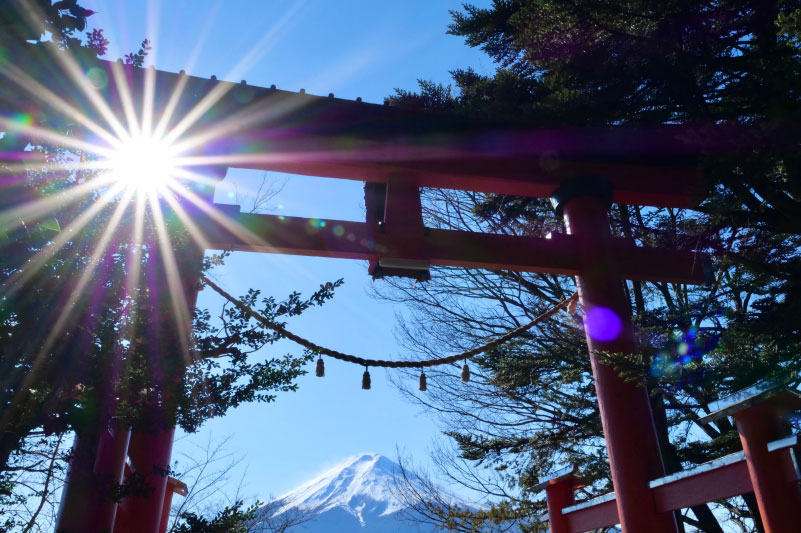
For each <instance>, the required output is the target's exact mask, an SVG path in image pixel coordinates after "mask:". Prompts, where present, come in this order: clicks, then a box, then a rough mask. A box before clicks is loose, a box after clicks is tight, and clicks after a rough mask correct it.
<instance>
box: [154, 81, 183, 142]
mask: <svg viewBox="0 0 801 533" xmlns="http://www.w3.org/2000/svg"><path fill="white" fill-rule="evenodd" d="M188 81H189V76H187V75H185V74H184V75H179V76H178V83H176V84H175V87H173V88H172V91H170V97H169V99H168V100H167V105H165V106H164V109H163V110H162V112H161V116H160V117H159V120H158V123H157V124H156V127H155V128H154V129H153V136H154V137H158V138H164V137H165V136H166V133H167V127H168V125H169V123H170V120H172V116H173V114H174V113H175V110H176V109H177V108H178V104H179V103H180V101H181V97H183V96H184V90H185V89H186V84H187V82H188Z"/></svg>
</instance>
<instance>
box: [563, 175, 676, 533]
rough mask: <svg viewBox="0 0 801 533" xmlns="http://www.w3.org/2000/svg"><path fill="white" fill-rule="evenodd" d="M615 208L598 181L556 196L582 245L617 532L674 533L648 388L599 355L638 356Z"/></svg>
mask: <svg viewBox="0 0 801 533" xmlns="http://www.w3.org/2000/svg"><path fill="white" fill-rule="evenodd" d="M611 201H612V186H611V184H610V183H609V182H608V181H606V180H605V179H601V178H593V177H587V178H573V179H569V180H566V181H564V182H562V184H561V185H560V186H559V187H558V188H557V189H556V191H555V192H554V193H553V196H552V203H553V204H554V207H555V209H556V211H557V213H559V214H562V215H563V216H564V220H565V225H566V226H567V232H568V233H569V234H571V235H575V236H576V237H577V238H578V239H579V243H580V252H579V255H580V258H581V259H580V262H581V267H580V273H579V275H578V276H576V283H577V285H578V290H579V298H580V301H581V307H582V310H583V314H584V332H585V334H586V336H587V345H588V347H589V352H590V362H591V364H592V374H593V377H594V379H595V390H596V394H597V397H598V407H599V410H600V413H601V423H602V424H603V430H604V435H605V437H606V450H607V454H608V456H609V467H610V470H611V472H612V483H613V485H614V489H615V497H616V500H617V509H618V513H619V515H618V516H619V517H620V524H621V526H622V527H623V531H624V532H626V533H641V532H642V533H644V532H649V533H675V532H676V531H677V524H676V520H675V517H674V515H673V513H659V512H657V511H656V507H655V505H654V500H653V497H652V495H651V490H650V489H649V487H648V482H649V481H650V480H652V479H656V478H658V477H661V476H663V475H664V465H663V464H662V457H661V453H660V450H659V442H658V440H657V435H656V429H655V426H654V419H653V414H652V413H651V406H650V402H649V399H648V391H647V390H646V388H645V386H644V384H643V383H631V382H626V381H625V380H624V379H623V378H622V377H621V376H620V375H619V374H618V372H617V371H616V370H615V369H614V368H612V367H611V366H609V365H605V364H603V363H602V362H601V361H600V360H599V358H598V356H597V352H599V351H605V352H622V353H635V352H636V347H635V342H634V328H633V325H632V322H631V311H630V308H629V302H628V301H627V299H626V295H625V292H624V290H623V279H622V278H621V276H620V273H619V271H618V265H617V261H616V259H615V257H614V256H613V247H612V246H611V241H612V233H611V231H610V227H609V217H608V216H607V210H608V209H609V206H610V205H611Z"/></svg>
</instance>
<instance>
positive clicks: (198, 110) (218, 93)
mask: <svg viewBox="0 0 801 533" xmlns="http://www.w3.org/2000/svg"><path fill="white" fill-rule="evenodd" d="M305 7H306V2H295V3H293V5H292V7H291V8H289V9H288V10H287V11H286V12H285V13H284V14H283V15H282V17H281V18H280V19H279V20H278V21H276V23H275V24H273V26H272V28H270V30H269V31H268V32H267V33H266V34H265V35H264V36H262V38H261V39H259V41H258V42H257V43H256V44H255V45H254V46H253V47H252V48H251V50H250V52H248V53H247V54H245V55H244V56H243V57H242V59H240V60H239V62H238V63H237V64H236V65H234V67H233V68H231V70H230V71H229V72H228V73H227V75H226V76H225V78H228V79H236V78H238V77H240V76H242V75H244V74H245V73H246V72H248V71H249V70H250V69H251V68H252V67H253V65H255V64H256V63H257V62H258V61H259V59H261V58H262V57H264V56H265V55H266V54H267V53H268V52H269V51H270V50H272V48H273V46H274V45H275V43H276V42H278V40H279V39H280V38H281V37H282V36H283V35H284V34H286V32H288V31H289V30H290V29H291V27H292V25H293V24H295V23H296V22H297V20H298V17H297V15H298V14H299V12H300V10H301V9H302V8H305ZM293 19H294V20H293ZM233 87H236V85H235V84H233V83H230V84H229V83H224V84H217V85H215V86H214V87H213V88H212V90H211V91H209V92H208V93H207V94H206V95H205V96H204V97H203V98H202V99H201V100H200V101H199V102H198V103H197V104H195V106H194V107H193V108H192V109H191V110H189V112H188V113H187V114H186V115H185V116H184V118H183V119H182V120H181V121H180V122H179V123H178V124H176V125H175V127H173V128H172V130H171V131H170V133H169V135H168V136H167V137H166V140H167V141H168V142H170V143H173V142H175V141H176V140H177V139H178V137H180V136H181V135H183V134H184V133H185V132H186V131H187V130H189V129H190V128H191V127H192V126H193V125H194V124H195V123H196V122H197V121H198V120H199V119H200V118H201V117H202V116H203V115H204V114H205V113H206V112H207V111H208V110H209V109H210V108H211V107H212V106H214V105H215V104H216V103H217V102H219V101H220V99H221V98H222V97H223V96H225V95H226V93H228V91H230V90H231V89H232V88H233Z"/></svg>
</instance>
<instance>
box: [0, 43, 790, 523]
mask: <svg viewBox="0 0 801 533" xmlns="http://www.w3.org/2000/svg"><path fill="white" fill-rule="evenodd" d="M35 53H36V52H34V53H33V54H34V55H35ZM28 64H31V63H28ZM41 64H42V65H49V64H51V62H50V61H43V62H42V63H41ZM43 68H44V67H43ZM88 68H95V69H100V71H102V72H103V73H105V77H106V79H107V80H108V84H107V85H106V86H105V87H102V88H100V89H97V90H96V92H95V93H93V94H94V96H93V97H96V96H100V97H102V99H103V100H104V101H105V102H108V103H109V105H110V107H111V108H112V109H113V110H115V111H116V112H118V113H119V114H120V115H122V111H123V110H125V106H126V105H127V104H126V102H125V97H124V95H125V94H132V95H134V98H133V102H134V106H135V107H138V108H141V107H142V105H143V103H142V101H143V96H142V95H147V94H148V93H149V94H151V95H154V96H153V99H152V103H153V106H154V108H155V109H154V112H155V114H156V116H159V114H160V113H162V112H164V110H165V108H171V109H174V110H177V112H176V113H175V114H174V116H175V118H174V119H173V120H172V123H171V127H172V128H177V129H178V131H180V133H181V134H182V135H186V136H196V137H199V138H201V139H204V140H205V142H204V143H203V144H202V146H201V148H199V149H198V152H199V154H198V155H199V158H198V161H199V164H202V165H204V166H205V168H206V169H207V171H209V172H210V173H211V175H212V177H213V179H214V180H220V179H222V177H224V171H225V170H226V169H227V168H228V167H236V168H251V169H264V170H273V171H281V172H288V173H294V174H304V175H312V176H321V177H332V178H342V179H352V180H361V181H366V182H369V183H372V184H375V185H372V186H371V188H370V191H371V192H370V195H371V198H373V200H371V202H372V204H373V205H368V214H367V220H366V221H365V222H363V223H356V222H345V221H331V220H328V221H325V224H324V225H322V224H310V222H311V221H310V219H304V218H299V217H278V216H269V215H254V214H241V213H238V209H237V208H235V207H231V206H221V205H214V204H213V203H212V201H211V198H212V196H213V190H212V189H211V188H207V189H206V190H205V191H200V192H202V193H203V196H204V197H205V198H206V201H207V203H206V204H205V205H204V206H201V207H200V208H196V209H194V212H193V213H192V215H191V216H192V220H193V222H194V223H195V224H197V225H198V227H199V228H201V230H202V235H203V237H204V239H205V240H206V241H207V246H208V247H209V248H216V249H229V250H247V251H257V252H273V253H292V254H302V255H315V256H325V257H341V258H350V259H366V260H368V261H370V262H371V270H372V272H373V273H374V274H377V275H382V273H389V274H405V275H411V276H413V277H420V276H421V275H423V272H422V271H423V270H426V269H427V266H428V264H429V263H430V264H433V265H452V266H464V267H472V268H495V269H510V270H518V271H535V272H550V273H557V274H565V275H572V276H575V277H576V280H577V284H578V287H579V294H580V299H581V303H582V308H583V309H584V311H585V312H586V313H591V312H592V311H593V310H595V309H599V308H603V309H605V310H606V311H605V312H611V313H613V314H614V315H615V316H616V317H617V318H618V319H619V320H620V325H621V331H620V332H619V333H618V335H616V336H615V337H614V338H612V339H607V340H599V339H597V338H593V336H591V335H590V334H589V333H588V335H587V341H588V345H589V349H590V358H591V362H592V369H593V375H594V378H595V382H596V389H597V396H598V402H599V407H600V413H601V419H602V423H603V429H604V435H605V437H606V441H607V450H608V455H609V461H610V467H611V472H612V481H613V485H614V488H615V506H616V511H617V517H618V518H619V521H620V523H621V524H622V526H623V530H624V531H626V532H637V533H639V532H646V531H647V532H656V533H660V532H674V531H676V523H675V519H674V516H673V514H672V513H671V512H665V511H664V510H663V511H660V510H659V509H658V508H657V506H656V505H655V503H654V496H653V493H652V491H651V489H650V488H649V485H648V484H649V481H651V480H654V479H657V478H660V477H661V476H663V475H664V469H663V465H662V461H661V457H660V452H659V446H658V443H657V437H656V433H655V430H654V422H653V417H652V414H651V410H650V405H649V401H648V396H647V391H646V390H645V388H644V387H641V386H638V385H637V384H632V383H626V382H625V381H624V380H623V379H621V378H620V376H618V375H617V373H616V372H615V371H614V370H613V369H612V368H610V367H608V366H604V365H602V364H600V363H599V362H598V360H597V358H596V356H595V355H594V354H595V352H597V351H611V352H634V350H635V349H636V347H635V344H634V336H633V328H632V323H631V320H630V310H629V304H628V302H627V300H626V298H625V293H624V290H623V280H624V279H639V280H649V281H670V282H676V283H689V284H698V283H703V282H704V280H705V272H704V264H705V261H704V258H703V257H702V256H701V255H700V254H696V253H693V252H690V251H679V250H660V249H651V248H642V247H638V246H636V245H635V244H634V243H633V242H630V241H627V240H625V239H617V238H614V237H612V235H611V231H610V227H609V220H608V218H607V209H608V207H609V204H610V203H611V202H618V203H627V204H635V205H650V206H661V207H692V206H693V205H694V203H695V202H696V201H697V200H698V198H697V197H696V196H695V193H696V190H695V187H697V185H698V183H699V178H700V174H699V171H698V169H697V166H696V161H697V158H698V156H699V155H701V154H702V153H707V154H708V153H715V152H716V151H725V150H729V149H736V146H735V145H732V144H726V143H722V142H721V143H719V144H718V138H716V137H714V136H709V135H708V134H709V131H707V130H705V129H703V128H701V129H692V128H685V127H681V126H675V127H661V128H652V129H629V128H622V127H613V128H603V129H572V130H571V129H556V130H554V129H543V130H533V129H531V128H528V127H526V126H525V125H522V124H511V123H499V122H494V121H489V120H485V121H481V120H471V119H468V118H464V117H455V116H448V115H442V114H437V113H420V112H412V111H408V110H404V109H398V108H394V107H388V106H381V105H374V104H368V103H364V102H361V101H360V100H357V101H345V100H340V99H336V98H334V97H333V95H329V96H328V97H318V96H311V95H307V94H305V93H304V92H303V91H301V93H291V92H286V91H280V90H277V89H276V88H275V87H274V86H273V87H270V88H260V87H253V86H249V85H247V84H246V83H245V82H244V81H243V82H242V83H240V84H233V83H227V82H219V81H217V80H216V79H215V78H213V77H212V79H202V78H196V77H192V76H187V75H185V74H183V73H181V74H174V73H168V72H161V71H155V70H153V69H136V68H131V67H127V66H123V65H122V64H115V63H108V62H103V61H92V62H89V63H86V64H84V65H83V69H84V70H86V69H88ZM25 74H26V76H28V78H27V79H26V78H25V77H21V78H20V79H22V81H20V80H19V79H14V81H16V82H17V83H20V84H21V85H24V84H25V83H36V82H37V80H40V81H41V82H42V83H46V87H47V88H48V89H49V90H51V91H52V92H53V93H54V94H57V95H58V96H59V97H60V98H62V99H64V100H66V101H69V102H71V103H73V104H74V105H76V106H79V107H80V108H82V109H92V108H93V107H94V104H93V103H92V101H91V100H92V97H88V96H87V93H86V92H84V91H83V90H79V88H78V87H77V85H76V83H75V81H74V78H71V77H70V76H68V75H66V74H65V72H64V71H57V72H54V71H53V70H50V71H47V72H45V71H42V72H27V73H25ZM49 104H51V105H55V104H53V102H49ZM20 105H24V104H22V103H21V104H20ZM36 106H38V107H41V106H42V103H41V102H37V104H36ZM36 106H32V108H35V107H36ZM55 107H57V105H55ZM96 118H97V119H102V114H100V113H98V114H96ZM210 125H213V126H214V127H213V128H210V129H209V130H206V129H205V128H207V127H208V126H210ZM420 187H437V188H449V189H458V190H471V191H478V192H488V193H499V194H510V195H518V196H533V197H546V198H547V197H550V198H552V199H553V200H554V204H555V207H556V209H557V210H558V211H559V212H560V213H562V214H563V216H564V219H565V224H566V227H567V230H568V231H567V234H565V235H553V236H552V237H551V238H548V239H543V238H536V237H514V236H505V235H492V234H482V233H471V232H464V231H449V230H437V229H432V228H425V227H424V226H423V221H422V214H421V208H420V197H419V188H420ZM187 285H188V286H192V285H193V284H192V283H189V284H187ZM188 296H189V298H188V300H189V301H190V302H194V294H189V295H188ZM129 434H130V433H129V432H127V431H126V430H117V431H115V432H112V431H109V432H108V433H106V434H104V437H103V439H105V440H103V441H102V442H101V443H100V451H99V452H98V457H97V462H96V469H97V470H98V471H101V472H112V473H114V475H118V479H121V477H122V475H123V472H122V470H123V468H124V462H125V461H124V460H125V457H126V455H127V456H129V457H130V458H131V460H132V463H133V466H134V467H135V468H137V469H139V470H140V471H144V472H146V473H148V472H149V471H150V469H151V467H153V466H158V465H167V464H169V458H170V451H171V447H172V432H170V431H168V432H164V433H163V434H158V435H137V434H135V435H133V436H132V437H130V442H129ZM766 475H767V477H768V478H770V473H767V474H766ZM149 481H150V482H151V483H153V484H155V485H156V486H155V489H156V490H155V491H154V492H153V493H152V494H151V497H150V498H138V499H133V501H130V502H123V503H124V504H125V512H124V514H123V515H122V516H121V517H120V519H118V520H116V523H115V512H116V504H114V503H113V502H106V503H97V508H91V507H90V506H86V507H84V508H76V507H75V505H69V504H68V505H64V503H62V512H61V515H60V520H59V531H65V532H67V531H100V530H103V529H104V528H105V529H109V528H113V531H115V532H127V531H154V532H155V531H158V530H159V529H161V530H162V531H163V528H164V527H165V526H166V522H165V520H164V512H165V510H166V511H168V510H169V500H170V498H169V497H167V496H168V494H167V486H168V483H173V485H174V484H175V482H174V481H172V482H170V479H169V478H168V477H167V476H166V475H162V476H154V475H150V476H149ZM773 482H775V483H779V481H778V480H777V479H773ZM796 488H797V486H796ZM169 494H171V492H170V493H169ZM70 496H71V495H70V492H69V488H68V490H67V492H66V495H65V500H66V499H69V498H70ZM86 496H87V495H86V493H80V491H77V492H73V494H72V497H73V499H71V500H70V501H71V502H74V503H77V502H79V501H80V498H81V497H86ZM87 501H89V500H87ZM793 501H797V502H798V504H799V506H801V498H798V499H797V500H793ZM101 507H102V509H101ZM798 508H801V507H798ZM766 511H767V512H775V511H769V510H768V509H764V510H763V513H765V512H766ZM784 512H788V510H786V509H785V510H784ZM794 514H797V513H794ZM794 520H795V522H794V523H796V524H797V523H798V520H797V519H794ZM775 531H780V529H776V530H775ZM782 531H783V530H782Z"/></svg>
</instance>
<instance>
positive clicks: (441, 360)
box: [200, 276, 578, 368]
mask: <svg viewBox="0 0 801 533" xmlns="http://www.w3.org/2000/svg"><path fill="white" fill-rule="evenodd" d="M200 279H201V281H203V283H205V284H206V285H207V286H208V287H211V288H212V289H213V290H214V291H215V292H217V293H218V294H219V295H220V296H222V297H223V298H225V299H226V300H228V301H229V302H231V303H232V304H233V305H235V306H236V307H237V308H238V309H239V310H240V311H242V312H243V313H245V314H247V315H248V316H249V317H250V318H252V319H253V320H255V321H257V322H259V323H261V324H262V325H264V326H266V327H268V328H270V329H271V330H273V331H275V332H277V333H279V334H281V335H282V336H284V337H286V338H287V339H289V340H291V341H293V342H295V343H297V344H300V345H301V346H303V347H304V348H308V349H309V350H312V351H313V352H316V353H318V354H321V355H327V356H328V357H332V358H334V359H339V360H340V361H346V362H348V363H354V364H357V365H360V366H373V367H383V368H420V367H431V366H439V365H447V364H449V363H455V362H457V361H462V360H464V359H469V358H471V357H473V356H475V355H478V354H480V353H484V352H488V351H489V350H492V349H493V348H496V347H498V346H500V345H501V344H503V343H505V342H506V341H508V340H510V339H513V338H515V337H517V336H519V335H521V334H522V333H524V332H525V331H526V330H528V329H530V328H532V327H533V326H535V325H537V324H538V323H540V322H542V321H543V320H546V319H547V318H550V317H551V316H553V315H555V314H556V313H558V312H559V311H560V310H562V309H565V308H566V307H568V306H570V305H571V304H573V303H574V302H576V300H577V299H578V293H577V292H574V293H573V294H572V295H571V296H570V297H568V298H565V299H564V300H562V301H561V302H559V303H558V304H556V305H555V306H553V307H552V308H550V309H549V310H547V311H545V312H544V313H542V314H540V315H538V316H537V317H535V318H534V319H533V320H531V322H528V323H527V324H523V325H522V326H519V327H516V328H515V329H512V330H510V331H508V332H506V333H504V334H503V335H501V336H500V337H498V338H497V339H494V340H491V341H489V342H488V343H486V344H484V345H482V346H479V347H477V348H472V349H470V350H467V351H464V352H462V353H458V354H456V355H449V356H447V357H438V358H436V359H426V360H424V361H387V360H384V359H366V358H364V357H357V356H355V355H350V354H346V353H342V352H339V351H337V350H332V349H330V348H326V347H324V346H320V345H318V344H315V343H313V342H312V341H310V340H308V339H304V338H303V337H301V336H300V335H296V334H294V333H292V332H291V331H289V330H288V329H286V328H285V327H283V326H281V325H279V324H276V323H275V322H272V321H270V320H268V319H267V318H265V317H264V316H262V315H261V314H259V313H257V312H256V311H254V310H253V309H252V308H251V307H250V306H248V305H245V304H243V303H242V302H240V301H239V300H237V299H236V298H234V297H233V296H231V295H230V294H228V293H227V292H225V291H224V290H223V289H221V288H220V287H219V286H218V285H217V284H215V283H214V282H213V281H211V280H210V279H209V278H207V277H206V276H201V278H200Z"/></svg>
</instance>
